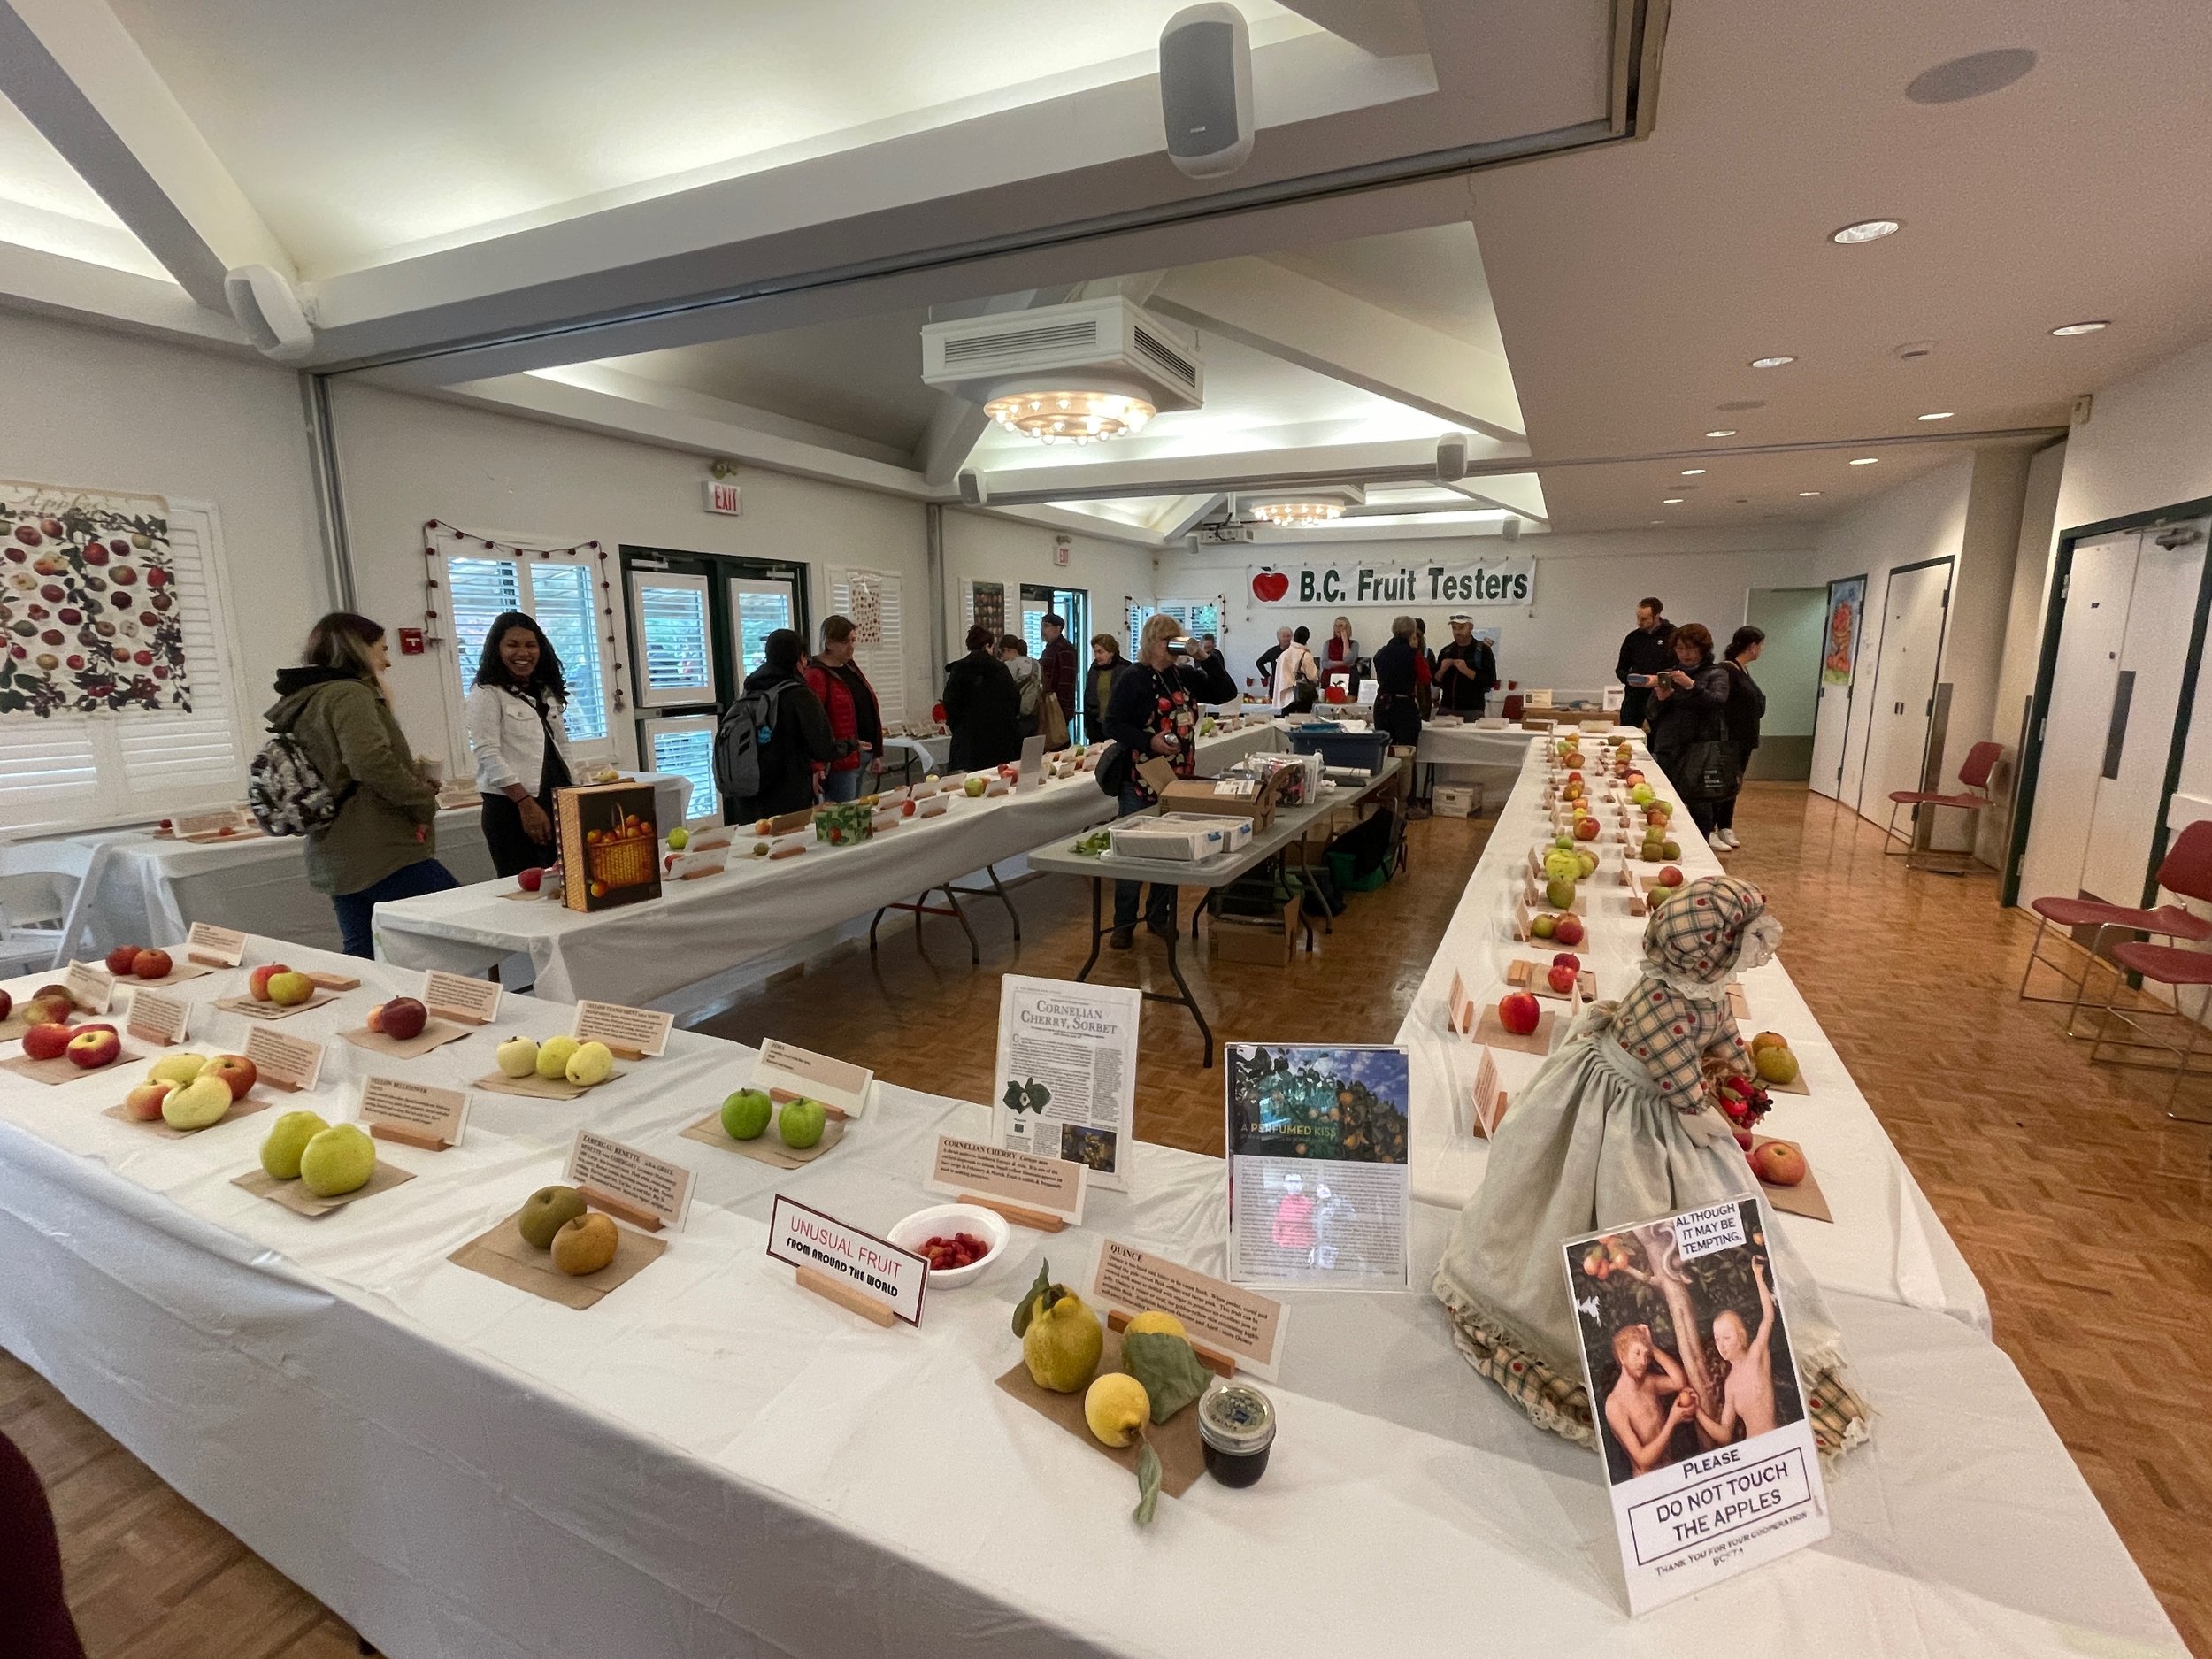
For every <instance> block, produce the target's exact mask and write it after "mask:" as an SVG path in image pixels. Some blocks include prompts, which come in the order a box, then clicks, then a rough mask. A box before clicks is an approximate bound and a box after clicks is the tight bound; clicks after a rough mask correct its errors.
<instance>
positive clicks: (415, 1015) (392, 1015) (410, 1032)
mask: <svg viewBox="0 0 2212 1659" xmlns="http://www.w3.org/2000/svg"><path fill="white" fill-rule="evenodd" d="M429 1023H430V1010H428V1009H426V1008H425V1007H424V1006H423V1005H422V1004H421V1003H420V1002H417V1001H416V1000H415V999H414V998H413V997H411V996H395V997H393V998H392V999H391V1000H390V1001H389V1002H380V1003H379V1004H378V1005H377V1006H376V1007H374V1008H373V1009H371V1010H369V1017H368V1018H367V1020H366V1021H365V1024H366V1025H367V1026H368V1028H369V1029H370V1030H371V1031H380V1032H382V1033H384V1034H385V1035H386V1036H387V1037H389V1038H390V1039H391V1040H392V1041H394V1042H408V1041H412V1040H413V1039H415V1038H417V1037H419V1036H421V1035H422V1028H423V1027H424V1026H425V1025H428V1024H429Z"/></svg>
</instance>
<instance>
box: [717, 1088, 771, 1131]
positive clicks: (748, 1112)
mask: <svg viewBox="0 0 2212 1659" xmlns="http://www.w3.org/2000/svg"><path fill="white" fill-rule="evenodd" d="M775 1110H776V1104H775V1102H773V1101H772V1100H770V1099H769V1098H768V1096H767V1094H766V1093H765V1092H764V1091H763V1090H760V1089H757V1088H741V1089H740V1090H738V1091H737V1093H736V1094H733V1095H731V1096H730V1097H729V1098H728V1099H727V1100H726V1101H724V1102H722V1133H724V1134H726V1135H727V1136H729V1138H730V1139H731V1140H733V1141H757V1140H759V1139H760V1138H761V1136H762V1135H763V1134H764V1133H767V1130H768V1120H769V1118H772V1117H773V1116H774V1115H775Z"/></svg>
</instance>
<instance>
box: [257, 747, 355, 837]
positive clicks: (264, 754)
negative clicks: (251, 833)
mask: <svg viewBox="0 0 2212 1659" xmlns="http://www.w3.org/2000/svg"><path fill="white" fill-rule="evenodd" d="M348 793H350V791H349V792H348ZM344 804H345V799H344V796H343V795H338V794H336V793H334V791H333V790H332V789H331V787H330V785H329V784H328V783H326V781H324V779H323V774H322V772H320V771H319V770H318V769H317V767H316V765H315V763H314V762H313V761H311V760H310V759H309V758H308V757H307V751H306V750H305V749H303V748H301V747H300V741H299V739H297V738H296V737H294V736H293V735H292V734H291V733H289V732H279V733H275V734H274V735H273V736H272V737H271V738H270V739H269V741H267V742H265V743H264V744H263V745H262V746H261V752H260V753H259V754H257V755H256V756H255V757H253V764H251V765H250V766H249V767H248V768H247V769H246V805H247V806H248V808H249V809H250V810H251V811H252V813H253V816H254V821H255V822H256V823H257V824H259V825H260V826H261V827H262V830H263V832H264V833H267V834H270V835H305V834H307V833H310V832H311V831H314V830H319V829H322V828H325V827H326V826H328V825H329V824H330V823H331V822H332V821H333V820H334V819H335V818H337V816H338V809H339V808H341V807H342V806H343V805H344Z"/></svg>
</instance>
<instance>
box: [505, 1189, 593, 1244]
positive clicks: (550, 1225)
mask: <svg viewBox="0 0 2212 1659" xmlns="http://www.w3.org/2000/svg"><path fill="white" fill-rule="evenodd" d="M583 1213H584V1195H583V1194H581V1193H580V1192H578V1191H577V1190H576V1189H575V1188H574V1187H539V1188H538V1190H537V1191H536V1192H534V1193H533V1194H530V1196H529V1197H527V1198H526V1199H524V1200H523V1201H522V1211H521V1213H520V1214H519V1215H518V1216H516V1217H515V1229H516V1231H517V1232H518V1233H521V1234H522V1236H523V1240H524V1241H525V1242H526V1243H527V1244H528V1245H529V1246H530V1248H532V1249H534V1250H549V1249H551V1248H553V1235H554V1234H555V1233H558V1232H559V1231H560V1230H561V1229H562V1228H563V1227H565V1226H566V1225H568V1224H569V1223H570V1222H572V1221H573V1220H575V1219H576V1217H579V1216H580V1215H582V1214H583Z"/></svg>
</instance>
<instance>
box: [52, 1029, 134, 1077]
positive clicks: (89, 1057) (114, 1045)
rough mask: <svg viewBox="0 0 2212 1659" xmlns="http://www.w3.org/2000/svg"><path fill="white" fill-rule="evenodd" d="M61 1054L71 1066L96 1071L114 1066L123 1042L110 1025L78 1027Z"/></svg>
mask: <svg viewBox="0 0 2212 1659" xmlns="http://www.w3.org/2000/svg"><path fill="white" fill-rule="evenodd" d="M62 1052H64V1053H65V1054H66V1055H67V1056H69V1063H70V1064H72V1065H78V1066H82V1067H83V1068H84V1069H85V1070H86V1071H96V1070H97V1069H98V1068H99V1067H101V1066H104V1065H112V1064H115V1062H116V1060H117V1059H118V1058H119V1056H121V1055H122V1052H123V1040H122V1039H121V1038H120V1037H119V1036H117V1035H116V1034H115V1027H114V1026H112V1025H80V1026H79V1027H77V1030H76V1032H75V1033H74V1034H73V1036H71V1038H70V1039H69V1046H68V1047H67V1048H65V1049H64V1050H63V1051H62Z"/></svg>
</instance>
